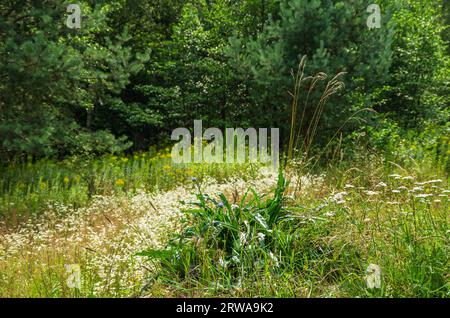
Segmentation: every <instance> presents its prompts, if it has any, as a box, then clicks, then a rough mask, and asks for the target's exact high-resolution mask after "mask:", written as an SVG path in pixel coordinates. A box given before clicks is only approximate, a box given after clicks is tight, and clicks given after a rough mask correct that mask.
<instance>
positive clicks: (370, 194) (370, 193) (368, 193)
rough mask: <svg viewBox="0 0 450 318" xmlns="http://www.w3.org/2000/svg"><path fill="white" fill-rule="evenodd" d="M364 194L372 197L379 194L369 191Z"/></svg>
mask: <svg viewBox="0 0 450 318" xmlns="http://www.w3.org/2000/svg"><path fill="white" fill-rule="evenodd" d="M366 194H367V195H368V196H374V195H378V194H380V193H379V192H376V191H370V190H368V191H366Z"/></svg>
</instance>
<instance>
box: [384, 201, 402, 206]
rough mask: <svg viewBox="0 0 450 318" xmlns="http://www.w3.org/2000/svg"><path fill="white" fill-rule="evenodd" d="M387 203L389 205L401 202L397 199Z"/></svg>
mask: <svg viewBox="0 0 450 318" xmlns="http://www.w3.org/2000/svg"><path fill="white" fill-rule="evenodd" d="M387 204H388V205H396V204H400V203H399V202H397V201H389V202H387Z"/></svg>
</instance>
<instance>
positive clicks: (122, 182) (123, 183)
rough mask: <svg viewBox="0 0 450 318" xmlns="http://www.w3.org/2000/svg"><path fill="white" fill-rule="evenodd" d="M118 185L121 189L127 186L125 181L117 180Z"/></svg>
mask: <svg viewBox="0 0 450 318" xmlns="http://www.w3.org/2000/svg"><path fill="white" fill-rule="evenodd" d="M116 185H117V186H119V187H122V186H123V185H125V180H123V179H117V181H116Z"/></svg>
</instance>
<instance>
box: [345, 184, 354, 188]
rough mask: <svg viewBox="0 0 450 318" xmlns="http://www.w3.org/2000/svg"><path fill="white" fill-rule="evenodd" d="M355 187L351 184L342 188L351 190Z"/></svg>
mask: <svg viewBox="0 0 450 318" xmlns="http://www.w3.org/2000/svg"><path fill="white" fill-rule="evenodd" d="M354 187H355V186H354V185H352V184H346V185H345V186H344V189H353V188H354Z"/></svg>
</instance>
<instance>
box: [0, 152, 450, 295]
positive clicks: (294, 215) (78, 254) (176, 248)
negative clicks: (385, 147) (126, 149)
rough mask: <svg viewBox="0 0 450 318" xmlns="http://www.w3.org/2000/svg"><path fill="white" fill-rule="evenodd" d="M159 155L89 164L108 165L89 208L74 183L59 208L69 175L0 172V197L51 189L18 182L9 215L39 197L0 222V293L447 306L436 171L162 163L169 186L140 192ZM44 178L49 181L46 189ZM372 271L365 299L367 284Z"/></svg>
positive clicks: (445, 194)
mask: <svg viewBox="0 0 450 318" xmlns="http://www.w3.org/2000/svg"><path fill="white" fill-rule="evenodd" d="M137 156H139V155H137ZM140 156H141V157H145V156H142V155H140ZM166 156H167V155H166V154H163V153H160V154H159V155H157V156H155V157H153V158H155V159H151V158H148V159H138V158H135V157H133V158H131V157H117V158H115V159H113V158H110V157H105V158H102V159H98V160H97V161H96V165H97V169H99V170H97V171H102V170H101V169H103V168H102V167H105V166H107V167H110V169H111V171H112V170H114V168H115V167H119V168H118V169H117V170H115V171H117V173H116V174H113V173H109V174H107V173H104V174H99V175H95V179H96V180H103V182H100V181H97V182H96V185H102V184H103V186H98V187H96V192H95V194H93V195H92V197H91V198H90V199H89V192H88V191H89V187H88V184H87V183H82V182H81V181H80V185H74V186H73V187H74V188H75V189H78V190H77V191H79V193H80V195H81V194H82V195H83V196H84V198H85V200H86V201H85V202H84V203H83V202H81V201H80V202H78V205H77V206H74V205H73V203H71V202H70V200H69V201H66V202H65V201H64V200H65V198H66V197H65V196H64V195H68V194H67V193H65V192H70V191H71V190H70V189H71V187H69V186H67V187H66V188H64V179H63V178H64V177H65V176H67V175H68V176H69V178H72V177H73V174H75V173H76V172H75V170H70V169H68V166H65V165H64V166H63V165H62V164H61V163H60V164H57V163H50V162H38V163H36V164H33V165H31V166H29V167H26V166H20V168H17V167H16V168H14V167H13V168H10V169H22V170H21V171H22V172H21V173H20V174H19V173H15V174H14V173H12V171H13V170H10V172H9V173H10V175H11V176H14V178H15V179H14V178H12V177H11V178H9V179H6V178H5V179H4V183H3V189H6V188H7V187H5V185H6V184H7V183H6V182H5V180H8V181H9V187H10V188H11V189H12V188H13V184H16V185H17V184H18V183H19V182H24V180H26V179H25V176H28V177H30V176H39V175H44V176H46V178H47V179H45V180H47V184H52V186H50V187H48V188H46V189H45V190H46V191H41V192H40V191H39V189H38V188H37V187H36V186H37V184H36V182H42V181H41V180H39V179H38V178H37V177H35V178H34V179H32V178H31V179H29V180H35V181H33V182H35V183H33V184H32V185H27V189H30V190H27V191H30V194H28V192H24V193H23V194H22V196H19V195H18V194H17V196H16V199H15V200H16V201H15V202H16V203H15V204H17V205H19V203H20V201H19V200H22V201H23V207H24V208H25V207H26V206H27V204H28V203H27V202H28V201H27V200H30V198H29V196H31V195H32V194H34V195H35V196H39V195H43V196H42V197H40V198H38V201H37V202H42V206H41V209H42V210H39V209H36V210H33V213H34V216H33V217H31V216H30V217H29V218H28V219H22V220H21V221H17V224H12V223H11V222H10V220H11V218H7V217H6V218H4V221H3V222H2V226H1V230H0V236H1V237H2V240H1V243H0V247H1V248H0V296H3V297H129V296H151V297H161V296H166V297H174V296H178V297H190V296H196V297H217V296H231V297H258V296H259V297H448V296H449V290H448V278H449V273H448V255H449V251H448V248H449V245H448V233H449V228H448V225H449V223H448V221H449V220H448V211H449V210H450V209H449V178H448V175H447V174H446V173H445V170H444V169H435V168H433V167H432V168H430V169H425V168H420V169H418V168H417V166H412V167H408V168H404V167H401V166H400V165H399V164H392V163H388V162H385V161H383V160H382V158H380V157H377V156H376V155H372V157H371V159H370V160H368V159H367V158H366V159H364V160H361V162H354V163H353V164H352V166H353V167H352V168H348V169H347V168H346V167H347V164H348V163H345V164H343V163H339V164H336V165H332V166H329V167H328V168H324V169H322V174H321V175H316V176H313V175H309V176H303V175H298V174H297V173H296V171H297V170H293V171H289V170H286V171H284V173H283V174H280V175H279V176H278V179H277V175H276V174H274V173H268V172H265V171H264V170H261V167H255V166H248V165H241V166H234V167H231V166H228V169H229V170H218V169H216V167H212V166H211V167H208V166H203V167H201V166H200V165H199V166H187V167H179V166H171V167H170V169H171V171H175V173H173V176H170V175H169V173H165V174H166V175H161V176H158V177H157V178H158V181H151V182H150V181H147V182H145V181H143V180H145V178H147V176H142V175H140V173H141V172H142V171H150V170H143V169H150V168H148V167H142V166H140V165H139V164H138V163H139V160H141V162H142V161H144V160H146V161H145V162H152V160H153V162H154V163H153V164H152V169H155V170H154V171H167V169H166V168H164V167H165V166H166V164H167V165H169V164H170V163H169V160H170V159H169V158H166ZM123 158H128V160H124V159H123ZM111 162H113V163H114V164H112V163H111ZM90 165H91V166H93V165H92V164H91V163H90ZM42 167H46V168H47V169H48V170H45V169H43V168H42ZM50 167H56V168H55V171H53V172H52V170H51V169H50ZM63 167H64V168H65V169H67V170H64V173H63V172H62V171H63ZM127 167H128V168H127ZM130 167H135V168H134V170H133V169H130ZM158 167H159V168H158ZM356 167H358V168H356ZM232 168H233V169H232ZM157 169H160V170H157ZM176 169H190V170H186V171H184V172H183V174H181V173H180V172H179V171H178V172H177V170H176ZM194 169H197V170H195V171H194ZM287 169H290V168H289V167H288V168H287ZM34 170H35V171H34ZM46 171H47V172H46ZM127 171H128V173H129V175H128V177H127V175H125V174H122V173H124V172H127ZM77 172H78V173H79V172H80V171H77ZM50 173H53V176H57V177H55V178H56V179H57V180H59V181H53V183H50V181H49V180H48V179H49V177H48V176H49V174H50ZM70 173H73V174H72V175H71V174H70ZM153 173H154V174H153V177H156V175H157V174H156V172H153ZM436 173H438V174H436ZM192 175H195V176H197V179H195V181H191V177H192ZM285 175H289V180H284V176H285ZM19 176H21V178H22V179H20V178H19ZM211 176H214V177H215V179H213V178H212V177H211ZM176 178H179V179H176ZM118 179H123V180H124V184H121V183H120V184H117V180H118ZM42 180H43V179H42ZM130 180H138V181H134V183H131V181H130ZM139 180H141V181H139ZM147 180H149V179H147ZM174 180H179V182H178V185H177V184H176V181H174ZM13 182H15V183H13ZM57 182H59V186H55V185H54V184H57ZM139 182H142V183H139ZM140 186H142V188H141V189H140V190H139V187H140ZM64 189H65V190H64ZM158 189H159V190H158ZM5 193H6V194H5ZM7 195H9V192H8V191H5V192H4V193H3V198H4V197H5V196H7ZM48 198H50V201H51V202H49V201H46V200H47V199H48ZM58 200H60V201H59V202H58ZM180 200H181V201H184V203H181V202H180ZM180 212H182V214H180ZM3 213H4V214H5V213H9V212H8V211H6V210H3ZM22 213H25V211H23V212H22ZM22 215H25V214H22ZM181 216H183V217H181ZM66 264H78V265H80V267H81V270H82V273H81V274H82V276H81V281H82V285H81V288H80V289H71V288H68V287H67V284H66V280H67V277H68V273H67V272H66V269H65V265H66ZM371 264H372V265H371ZM374 266H375V268H379V271H380V273H381V274H380V277H379V280H380V286H379V288H369V286H368V284H367V280H368V278H369V277H370V276H371V275H372V274H370V273H368V272H367V270H368V269H370V268H373V267H374ZM376 279H378V278H376Z"/></svg>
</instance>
